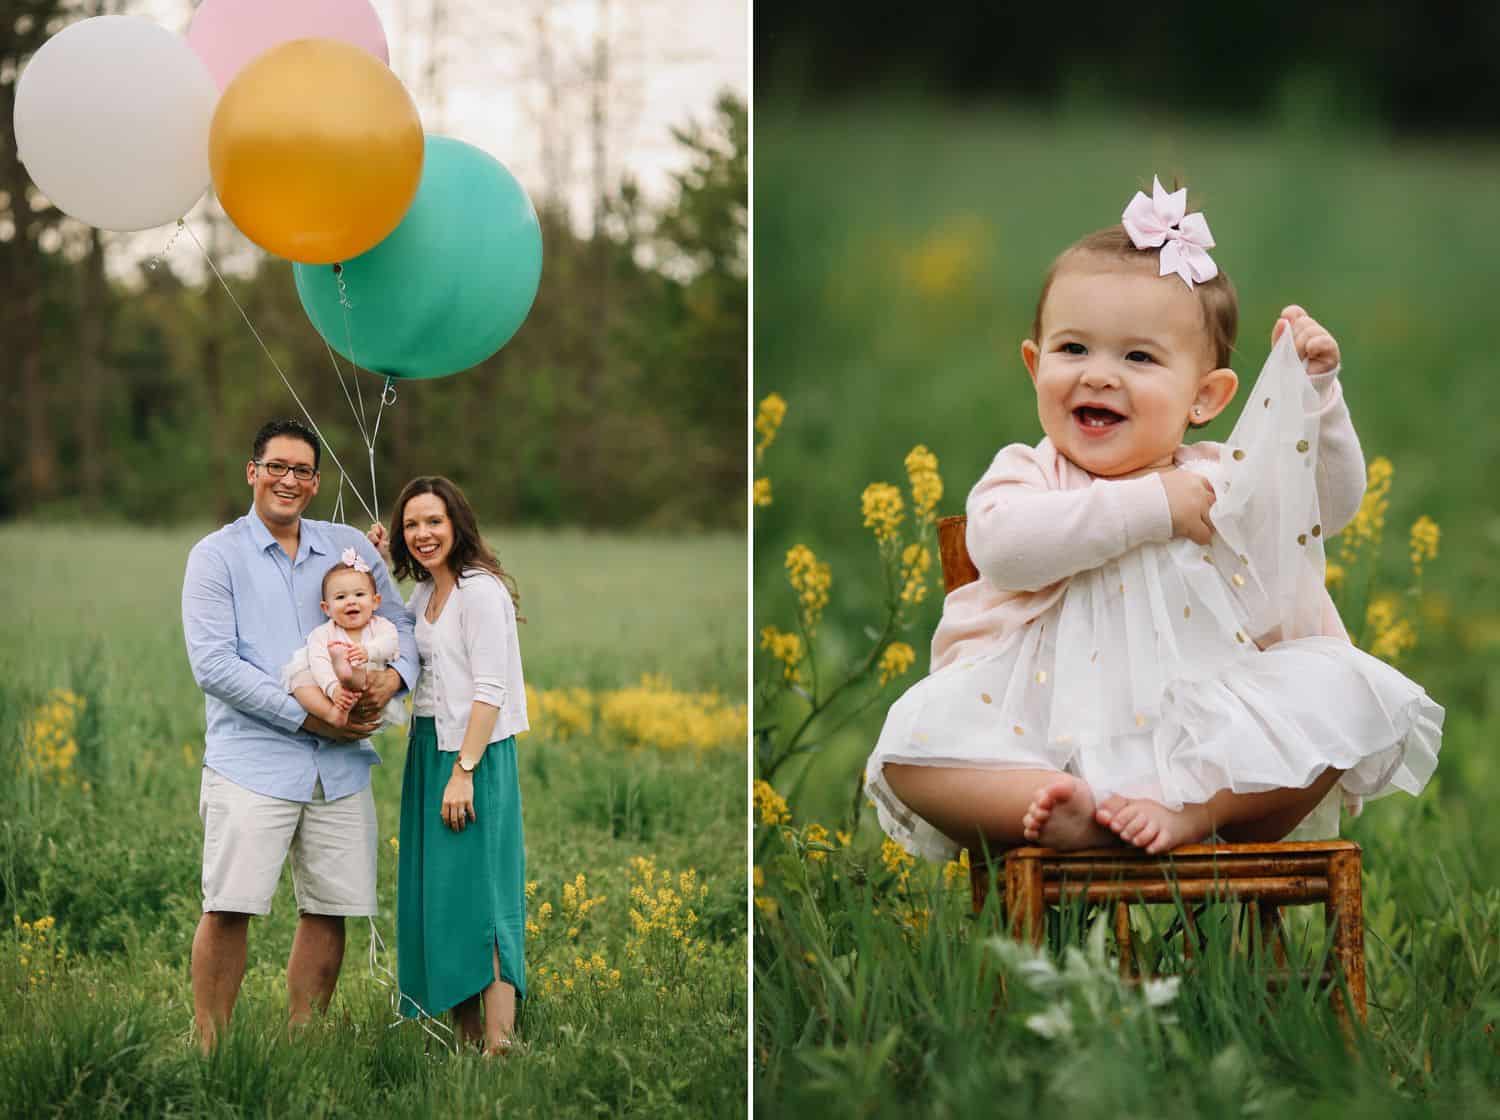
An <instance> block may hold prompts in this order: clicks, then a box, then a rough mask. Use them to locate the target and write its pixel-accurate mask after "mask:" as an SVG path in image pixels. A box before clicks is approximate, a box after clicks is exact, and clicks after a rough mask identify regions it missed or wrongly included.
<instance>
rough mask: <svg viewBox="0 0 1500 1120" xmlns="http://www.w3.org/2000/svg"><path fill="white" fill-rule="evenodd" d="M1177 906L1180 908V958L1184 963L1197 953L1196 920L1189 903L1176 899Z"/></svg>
mask: <svg viewBox="0 0 1500 1120" xmlns="http://www.w3.org/2000/svg"><path fill="white" fill-rule="evenodd" d="M1177 905H1179V906H1181V907H1182V957H1183V960H1184V962H1186V961H1190V960H1192V959H1193V958H1194V957H1195V956H1197V953H1198V919H1197V916H1196V915H1195V914H1194V913H1193V907H1192V905H1191V904H1190V903H1187V902H1184V901H1183V900H1182V899H1178V900H1177Z"/></svg>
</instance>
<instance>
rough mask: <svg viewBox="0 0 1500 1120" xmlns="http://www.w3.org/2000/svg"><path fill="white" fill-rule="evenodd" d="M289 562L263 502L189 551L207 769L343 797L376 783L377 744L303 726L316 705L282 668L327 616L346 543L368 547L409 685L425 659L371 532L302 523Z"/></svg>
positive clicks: (267, 788) (260, 784) (239, 780)
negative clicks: (289, 686)
mask: <svg viewBox="0 0 1500 1120" xmlns="http://www.w3.org/2000/svg"><path fill="white" fill-rule="evenodd" d="M300 535H301V539H300V540H299V542H298V544H297V557H296V559H295V560H292V559H289V558H288V557H287V554H286V552H285V551H284V550H283V549H282V547H281V545H279V544H277V543H276V540H275V538H274V537H272V536H271V531H270V530H269V529H267V528H266V526H265V523H264V522H262V521H261V519H260V517H259V516H258V515H257V514H256V512H255V508H254V507H253V506H252V507H251V509H250V512H249V513H248V514H246V515H245V516H244V517H242V518H240V519H239V520H238V521H234V522H231V523H230V524H228V525H226V526H224V528H222V529H220V530H219V531H218V532H216V533H210V534H209V535H208V536H206V537H204V538H203V539H202V540H201V541H199V542H198V543H197V544H196V545H194V546H193V551H192V552H191V553H190V554H189V555H188V562H187V574H186V575H185V576H184V577H183V581H182V632H183V636H184V637H185V638H186V640H187V653H188V662H189V663H190V664H191V665H192V668H193V677H194V679H196V680H197V682H198V686H199V687H200V688H202V689H203V692H204V697H205V708H206V711H207V721H208V732H207V736H206V739H205V742H206V744H207V746H206V749H205V751H204V756H203V764H204V765H205V766H210V767H212V768H213V769H215V770H217V771H218V772H219V773H220V774H223V775H224V776H225V777H226V778H228V779H229V780H230V781H232V782H235V783H236V784H238V785H241V786H244V787H245V788H246V789H249V790H253V791H255V792H256V793H261V794H265V795H266V796H268V797H280V798H282V799H284V800H287V801H310V800H312V795H313V789H314V787H315V785H316V784H317V782H318V781H319V779H321V780H322V782H323V796H324V797H326V798H327V799H328V800H330V801H333V800H336V799H338V798H340V797H347V796H348V795H349V794H351V793H358V792H359V791H360V790H362V789H364V788H365V787H366V786H367V785H369V784H370V767H372V766H374V765H376V764H377V763H379V761H380V756H379V755H378V754H376V753H375V748H374V747H372V746H371V745H370V742H369V740H368V739H364V740H360V741H359V742H354V743H339V742H335V741H333V740H329V739H321V738H319V737H318V736H316V735H313V734H311V733H310V732H306V731H303V730H301V727H302V721H303V720H304V719H306V718H307V712H305V711H304V710H303V708H302V705H301V704H299V703H297V701H296V699H294V698H293V697H292V696H291V695H290V694H289V693H288V692H287V690H286V689H285V688H283V687H282V684H281V668H282V666H283V665H285V664H286V663H287V662H288V661H290V660H291V659H292V655H293V654H294V653H296V652H297V650H298V649H300V648H301V647H302V646H303V645H305V644H306V642H307V635H308V633H309V632H310V631H311V630H313V628H315V627H317V626H319V625H321V624H322V623H323V622H325V621H327V620H326V618H325V617H324V614H323V610H322V607H321V606H319V603H320V602H321V601H322V598H323V574H324V573H325V572H327V571H328V569H329V568H330V567H332V566H333V565H334V564H336V563H337V562H338V559H339V556H340V554H341V553H342V552H343V551H344V549H346V548H354V549H356V550H358V552H359V554H360V556H362V557H363V558H364V560H365V562H366V563H367V564H369V565H370V570H371V572H372V574H373V575H374V576H375V587H376V590H378V591H379V592H380V607H379V609H378V611H377V613H378V614H381V615H384V616H385V617H386V618H388V619H390V620H391V621H392V622H393V623H395V625H396V631H397V633H398V634H399V635H400V639H401V656H400V658H399V659H398V660H397V661H396V662H395V663H394V664H392V665H391V668H392V669H395V670H396V672H397V673H399V674H400V676H401V680H402V681H403V682H404V683H405V684H406V686H407V687H408V688H410V687H411V686H412V684H413V683H415V681H416V679H417V672H418V670H419V663H418V660H417V645H416V639H415V638H414V636H413V621H414V620H413V618H412V614H411V612H410V611H408V610H407V609H406V606H405V604H404V603H403V602H402V599H401V593H400V592H399V591H397V590H396V585H395V584H394V583H393V582H392V581H391V577H390V573H389V572H388V571H387V570H386V567H385V564H384V563H383V562H382V561H381V559H380V557H379V555H378V554H377V553H376V552H375V549H374V548H373V547H372V546H371V545H370V542H369V541H367V540H366V539H365V537H364V534H362V533H361V532H359V530H357V529H354V528H351V527H350V526H348V525H336V524H334V523H333V522H329V521H311V520H308V519H307V518H303V519H302V526H301V534H300Z"/></svg>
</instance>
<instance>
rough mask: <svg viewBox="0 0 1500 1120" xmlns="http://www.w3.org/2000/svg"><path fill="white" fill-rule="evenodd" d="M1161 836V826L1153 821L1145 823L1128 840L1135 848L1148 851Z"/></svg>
mask: <svg viewBox="0 0 1500 1120" xmlns="http://www.w3.org/2000/svg"><path fill="white" fill-rule="evenodd" d="M1160 835H1161V825H1159V824H1157V823H1156V822H1155V821H1146V822H1145V823H1144V826H1143V827H1142V828H1141V829H1140V830H1139V831H1138V832H1137V833H1136V834H1135V835H1134V836H1133V837H1131V839H1130V842H1131V843H1132V844H1134V845H1135V846H1136V847H1137V848H1145V849H1147V850H1148V851H1149V850H1150V847H1151V845H1152V844H1153V843H1154V842H1155V841H1156V839H1157V837H1158V836H1160Z"/></svg>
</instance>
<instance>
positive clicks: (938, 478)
mask: <svg viewBox="0 0 1500 1120" xmlns="http://www.w3.org/2000/svg"><path fill="white" fill-rule="evenodd" d="M906 478H907V481H909V482H910V483H911V507H912V513H913V514H914V515H915V516H916V519H917V520H918V521H920V522H922V523H923V524H926V523H928V522H930V521H931V520H932V519H933V516H934V515H935V514H936V512H937V504H938V502H940V501H942V500H943V478H942V475H940V474H938V461H937V456H936V455H934V454H933V453H932V452H931V451H928V450H927V448H926V447H925V446H924V445H923V444H920V443H919V444H917V446H915V447H913V448H912V449H911V450H910V451H909V452H907V455H906Z"/></svg>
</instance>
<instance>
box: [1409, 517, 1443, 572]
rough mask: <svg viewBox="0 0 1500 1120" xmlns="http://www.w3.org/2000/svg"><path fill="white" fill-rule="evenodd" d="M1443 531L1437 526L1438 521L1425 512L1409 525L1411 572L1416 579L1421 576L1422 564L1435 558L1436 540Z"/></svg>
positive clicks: (1436, 552) (1436, 551)
mask: <svg viewBox="0 0 1500 1120" xmlns="http://www.w3.org/2000/svg"><path fill="white" fill-rule="evenodd" d="M1442 535H1443V531H1442V530H1441V529H1439V528H1438V523H1437V522H1436V521H1434V520H1433V519H1432V518H1430V517H1428V516H1427V515H1426V514H1425V513H1424V514H1423V515H1422V516H1421V517H1419V518H1417V520H1416V521H1415V522H1414V523H1413V524H1412V527H1411V572H1412V575H1414V576H1416V577H1417V578H1418V579H1421V578H1422V565H1423V564H1424V563H1426V562H1427V561H1428V560H1436V559H1437V554H1438V540H1439V538H1441V537H1442Z"/></svg>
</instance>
